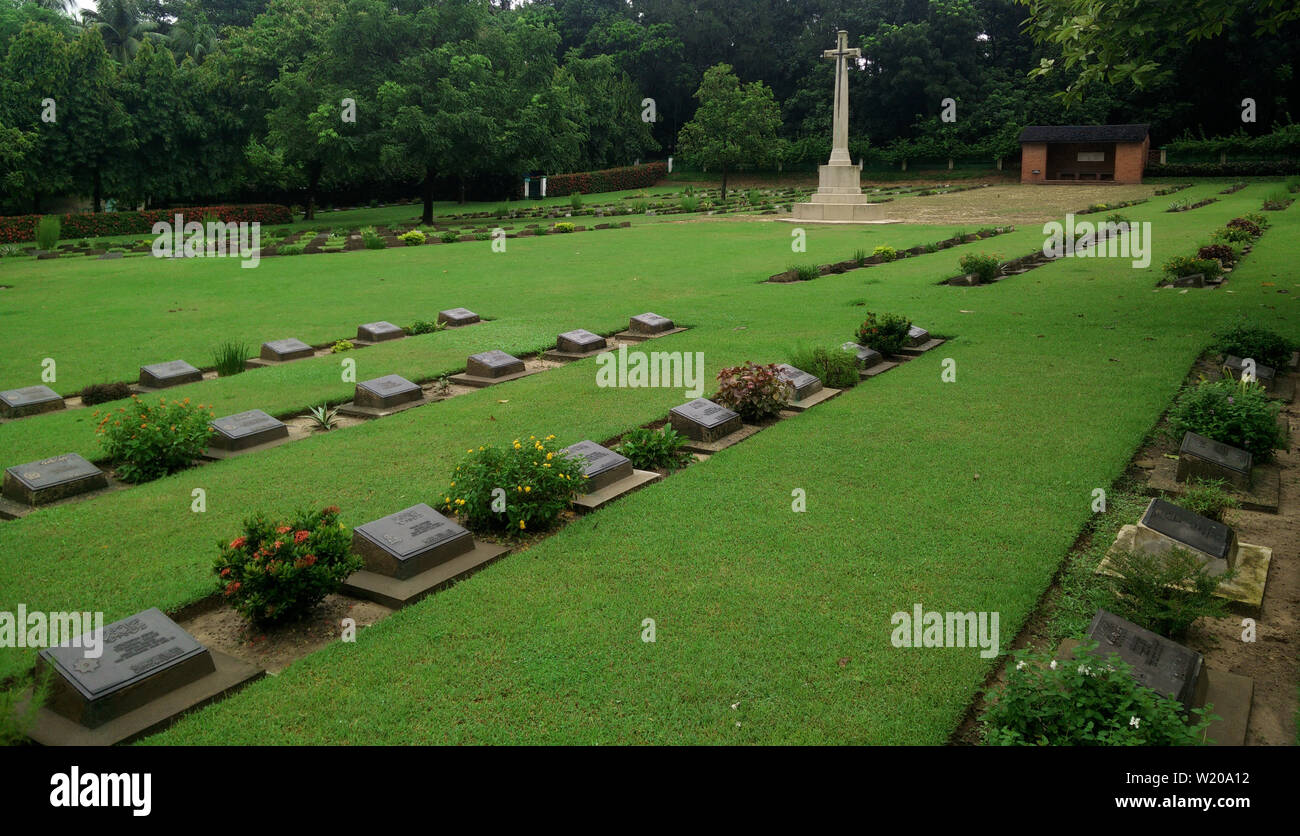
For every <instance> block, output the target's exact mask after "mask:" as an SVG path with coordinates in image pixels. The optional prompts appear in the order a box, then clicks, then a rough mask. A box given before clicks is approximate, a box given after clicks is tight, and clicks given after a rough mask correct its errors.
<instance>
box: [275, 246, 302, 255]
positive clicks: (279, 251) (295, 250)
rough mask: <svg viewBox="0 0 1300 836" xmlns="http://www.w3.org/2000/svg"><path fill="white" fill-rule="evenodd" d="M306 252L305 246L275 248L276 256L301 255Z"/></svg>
mask: <svg viewBox="0 0 1300 836" xmlns="http://www.w3.org/2000/svg"><path fill="white" fill-rule="evenodd" d="M306 251H307V245H306V244H281V245H280V246H278V247H276V248H275V252H276V255H302V254H303V253H304V252H306Z"/></svg>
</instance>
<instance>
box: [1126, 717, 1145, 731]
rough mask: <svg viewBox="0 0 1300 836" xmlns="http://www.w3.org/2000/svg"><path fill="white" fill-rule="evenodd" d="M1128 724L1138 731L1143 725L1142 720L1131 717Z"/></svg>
mask: <svg viewBox="0 0 1300 836" xmlns="http://www.w3.org/2000/svg"><path fill="white" fill-rule="evenodd" d="M1128 724H1129V725H1130V726H1132V727H1133V728H1135V729H1136V728H1137V727H1138V726H1140V725H1142V720H1141V718H1139V717H1130V718H1128Z"/></svg>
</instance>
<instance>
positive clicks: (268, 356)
mask: <svg viewBox="0 0 1300 836" xmlns="http://www.w3.org/2000/svg"><path fill="white" fill-rule="evenodd" d="M315 353H316V349H314V348H312V347H311V346H310V345H308V344H307V343H305V342H303V341H302V340H299V339H294V338H293V337H290V338H288V339H284V340H271V341H270V342H264V343H262V351H261V354H260V355H258V356H259V358H260V359H262V360H266V361H268V362H271V363H284V362H287V361H289V360H301V359H304V358H306V357H311V356H312V355H314V354H315Z"/></svg>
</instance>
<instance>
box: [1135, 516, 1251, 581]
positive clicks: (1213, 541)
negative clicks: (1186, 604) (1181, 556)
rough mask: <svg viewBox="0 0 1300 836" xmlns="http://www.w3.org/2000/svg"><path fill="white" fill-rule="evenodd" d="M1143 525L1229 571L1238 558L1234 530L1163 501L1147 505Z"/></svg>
mask: <svg viewBox="0 0 1300 836" xmlns="http://www.w3.org/2000/svg"><path fill="white" fill-rule="evenodd" d="M1140 525H1141V526H1143V527H1144V528H1148V529H1150V530H1151V531H1154V532H1156V533H1157V534H1160V535H1163V536H1164V537H1166V538H1167V539H1169V540H1172V541H1173V542H1174V543H1176V544H1178V545H1181V546H1182V547H1183V548H1185V549H1187V550H1188V551H1192V552H1195V553H1199V554H1201V555H1205V556H1207V557H1209V558H1210V559H1211V560H1212V561H1214V562H1215V563H1216V564H1217V563H1218V562H1219V561H1222V562H1223V563H1224V564H1226V565H1225V566H1224V570H1225V571H1226V569H1227V568H1228V567H1230V566H1231V565H1232V564H1233V562H1234V561H1235V559H1236V547H1237V535H1236V534H1235V533H1234V532H1233V530H1232V529H1231V528H1229V527H1228V526H1226V525H1224V524H1223V523H1221V522H1215V521H1214V520H1212V519H1209V518H1208V517H1202V516H1201V515H1200V514H1194V513H1192V512H1191V511H1188V510H1187V509H1186V508H1183V507H1181V506H1179V505H1174V504H1173V503H1171V502H1166V501H1165V500H1163V499H1153V500H1151V502H1150V503H1148V504H1147V509H1146V511H1145V512H1144V513H1143V514H1142V521H1141V523H1140ZM1216 574H1217V573H1216Z"/></svg>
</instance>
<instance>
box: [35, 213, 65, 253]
mask: <svg viewBox="0 0 1300 836" xmlns="http://www.w3.org/2000/svg"><path fill="white" fill-rule="evenodd" d="M62 233H63V222H62V221H60V220H59V216H58V215H41V219H40V220H39V221H37V222H36V246H37V247H39V248H40V249H42V250H45V251H47V252H48V251H50V250H53V249H54V248H55V247H57V246H58V245H59V236H60V235H62Z"/></svg>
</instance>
